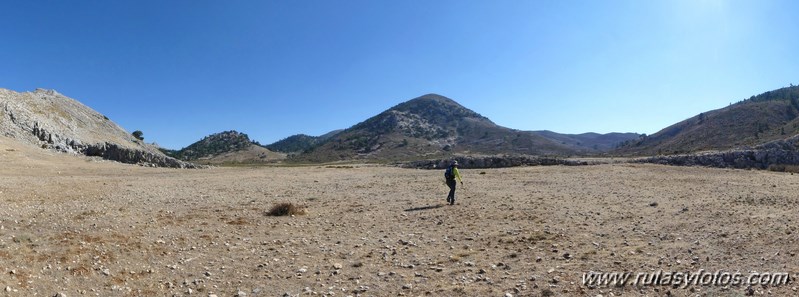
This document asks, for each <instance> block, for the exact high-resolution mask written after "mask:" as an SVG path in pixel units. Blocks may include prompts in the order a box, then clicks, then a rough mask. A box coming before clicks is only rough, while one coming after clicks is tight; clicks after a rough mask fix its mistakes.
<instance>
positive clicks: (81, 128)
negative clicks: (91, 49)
mask: <svg viewBox="0 0 799 297" xmlns="http://www.w3.org/2000/svg"><path fill="white" fill-rule="evenodd" d="M0 131H2V132H3V135H4V136H6V137H9V138H12V139H14V140H15V141H18V142H21V143H24V144H28V145H33V146H37V147H41V148H45V149H51V150H55V151H60V152H67V153H74V154H82V155H87V156H98V157H102V158H104V159H108V160H114V161H119V162H123V163H133V164H146V165H153V166H168V167H180V168H186V167H188V168H193V167H195V166H194V165H193V164H189V163H185V162H181V161H178V160H176V159H174V158H170V157H167V156H166V155H164V154H162V153H161V152H160V151H159V150H158V149H157V148H155V147H154V146H151V145H148V144H145V143H144V142H143V141H141V140H139V139H136V138H135V137H133V136H132V135H131V134H130V133H128V132H127V131H125V130H124V129H122V128H121V127H120V126H119V125H117V124H116V123H114V122H113V121H111V120H110V119H109V118H108V117H106V116H104V115H102V114H100V113H98V112H97V111H95V110H93V109H91V108H89V107H87V106H86V105H83V104H81V103H80V102H78V101H77V100H75V99H72V98H69V97H66V96H64V95H61V94H59V93H58V92H56V91H55V90H44V89H37V90H35V91H33V92H22V93H19V92H15V91H11V90H7V89H0Z"/></svg>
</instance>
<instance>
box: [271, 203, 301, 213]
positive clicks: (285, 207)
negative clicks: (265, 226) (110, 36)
mask: <svg viewBox="0 0 799 297" xmlns="http://www.w3.org/2000/svg"><path fill="white" fill-rule="evenodd" d="M304 214H305V209H304V208H302V207H299V206H296V205H294V204H293V203H289V202H283V203H278V204H275V205H274V206H272V208H270V209H269V212H267V215H270V216H276V217H279V216H293V215H304Z"/></svg>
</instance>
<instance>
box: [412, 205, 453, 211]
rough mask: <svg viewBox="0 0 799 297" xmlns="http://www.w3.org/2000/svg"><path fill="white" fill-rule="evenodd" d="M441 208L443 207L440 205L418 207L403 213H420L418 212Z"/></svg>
mask: <svg viewBox="0 0 799 297" xmlns="http://www.w3.org/2000/svg"><path fill="white" fill-rule="evenodd" d="M443 206H444V205H441V204H436V205H428V206H420V207H414V208H408V209H406V210H405V211H420V210H428V209H436V208H439V207H443Z"/></svg>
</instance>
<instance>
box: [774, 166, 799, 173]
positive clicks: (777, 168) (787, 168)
mask: <svg viewBox="0 0 799 297" xmlns="http://www.w3.org/2000/svg"><path fill="white" fill-rule="evenodd" d="M768 170H769V171H776V172H791V173H799V165H786V164H771V165H769V166H768Z"/></svg>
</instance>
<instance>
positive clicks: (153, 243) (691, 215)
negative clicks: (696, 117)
mask: <svg viewBox="0 0 799 297" xmlns="http://www.w3.org/2000/svg"><path fill="white" fill-rule="evenodd" d="M462 174H463V176H464V179H465V182H466V187H465V188H464V189H459V192H458V203H457V205H455V206H445V205H444V200H445V195H446V192H447V188H446V186H444V185H443V182H442V175H443V174H442V172H440V171H423V170H409V169H398V168H387V167H369V166H354V167H349V166H340V167H296V168H279V167H267V168H255V169H253V168H215V169H208V170H172V169H151V168H141V167H137V166H130V165H121V164H115V163H111V162H104V161H96V160H90V159H85V158H78V157H69V156H65V155H60V154H55V153H46V152H43V151H40V150H36V149H33V150H32V149H29V148H27V147H20V146H15V145H14V144H13V143H10V142H9V141H7V140H2V139H0V201H2V208H0V295H8V296H53V295H54V294H57V293H61V294H64V295H66V296H84V295H86V296H128V295H130V296H171V295H177V296H184V295H188V294H191V295H195V296H209V295H217V296H234V295H236V294H239V295H242V296H244V295H245V294H246V296H283V295H284V294H286V293H288V294H289V295H291V296H297V295H300V296H314V295H318V296H323V295H327V296H348V295H353V296H355V295H361V296H397V295H406V296H505V295H506V294H507V293H510V294H511V295H513V296H597V295H603V296H620V295H623V296H638V295H649V296H666V295H669V294H670V295H676V296H686V295H691V296H694V295H700V296H719V295H722V296H730V295H732V296H736V295H745V294H755V295H760V294H764V295H765V294H771V295H774V296H783V295H796V294H799V293H798V292H796V291H795V287H794V286H796V285H797V284H796V283H791V284H789V285H787V286H765V287H762V286H756V287H753V288H752V289H751V290H749V289H748V288H747V287H730V288H725V287H720V286H691V287H689V288H685V289H683V288H672V287H668V286H655V287H651V286H641V287H634V286H625V287H598V288H590V287H587V286H583V285H582V283H581V278H582V275H583V273H584V272H587V271H605V272H609V271H634V272H648V271H655V270H658V269H662V270H664V271H696V270H697V269H705V270H708V271H711V270H712V271H715V270H717V269H723V270H726V271H736V270H740V271H742V272H747V273H748V272H749V271H760V272H763V271H774V272H782V271H787V272H799V267H797V266H799V264H798V263H799V261H798V260H799V257H797V256H796V253H797V252H799V245H797V242H796V239H797V230H796V223H797V220H799V217H798V216H797V205H799V199H798V198H797V193H798V192H799V175H796V176H794V175H790V174H784V173H772V172H763V171H742V170H722V169H706V168H680V167H666V166H655V165H626V164H607V165H597V166H586V167H561V166H554V167H526V168H512V169H492V170H462ZM277 202H292V203H295V204H299V205H304V206H305V207H307V211H308V213H307V214H306V215H301V216H295V217H273V216H267V215H265V213H266V212H267V211H268V209H269V208H270V207H271V206H272V205H274V204H275V203H277Z"/></svg>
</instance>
